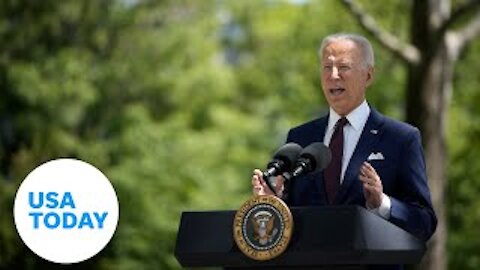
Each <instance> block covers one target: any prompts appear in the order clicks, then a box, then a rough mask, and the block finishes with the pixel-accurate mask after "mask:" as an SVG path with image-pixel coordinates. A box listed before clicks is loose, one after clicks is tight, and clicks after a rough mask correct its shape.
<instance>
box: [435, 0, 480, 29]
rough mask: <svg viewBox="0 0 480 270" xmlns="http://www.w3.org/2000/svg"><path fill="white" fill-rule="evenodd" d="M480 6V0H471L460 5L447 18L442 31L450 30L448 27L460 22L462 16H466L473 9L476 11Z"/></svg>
mask: <svg viewBox="0 0 480 270" xmlns="http://www.w3.org/2000/svg"><path fill="white" fill-rule="evenodd" d="M479 7H480V1H479V0H470V1H468V2H467V3H465V4H463V5H462V6H460V7H458V8H457V9H455V10H454V11H452V14H451V15H450V18H449V19H448V20H446V21H445V22H444V24H443V25H442V26H441V28H440V29H441V30H440V33H445V32H446V31H448V28H450V27H451V26H452V25H454V24H455V23H456V22H458V21H459V20H460V19H461V18H462V17H464V16H465V15H466V14H468V13H470V12H472V11H475V10H476V9H478V8H479Z"/></svg>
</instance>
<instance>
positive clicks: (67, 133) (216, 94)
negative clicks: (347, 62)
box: [0, 0, 480, 269]
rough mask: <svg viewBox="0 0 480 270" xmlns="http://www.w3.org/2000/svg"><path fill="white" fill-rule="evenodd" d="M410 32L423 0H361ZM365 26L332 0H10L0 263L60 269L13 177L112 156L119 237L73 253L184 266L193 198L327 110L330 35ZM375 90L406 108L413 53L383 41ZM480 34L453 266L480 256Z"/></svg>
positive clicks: (225, 184)
mask: <svg viewBox="0 0 480 270" xmlns="http://www.w3.org/2000/svg"><path fill="white" fill-rule="evenodd" d="M361 2H362V5H363V6H364V7H365V8H366V9H367V10H369V11H370V12H371V13H372V14H374V15H375V17H376V18H377V19H378V20H379V23H380V24H381V25H382V26H384V27H385V28H387V29H389V30H390V31H392V32H394V33H395V34H396V35H397V36H401V37H403V38H404V39H408V36H407V35H408V27H409V21H408V17H407V16H408V9H409V7H410V5H411V2H410V1H402V0H398V1H391V3H390V4H388V5H385V4H383V3H379V2H377V1H361ZM338 31H344V32H360V33H362V30H361V29H360V28H359V26H357V25H356V23H355V22H354V20H353V19H352V18H351V16H350V15H349V14H347V13H346V12H345V11H344V10H343V9H342V7H341V5H340V4H339V3H338V1H335V0H324V1H280V0H261V1H253V0H247V1H227V0H204V1H194V0H181V1H174V0H171V1H169V0H163V1H140V0H117V1H109V0H97V1H93V0H83V1H68V0H67V1H54V0H43V1H28V0H8V1H2V2H1V3H0V40H1V42H0V139H1V141H0V142H1V144H0V269H43V268H45V269H54V268H61V267H60V266H55V265H52V264H49V263H47V262H45V261H43V260H41V259H40V258H38V257H37V256H35V255H34V254H33V253H32V252H31V251H29V250H28V248H27V247H26V246H25V245H24V244H23V243H22V242H21V240H20V239H19V237H18V235H17V233H16V231H15V227H14V224H13V217H12V209H13V200H14V196H15V192H16V189H17V188H18V186H19V185H20V183H21V181H22V180H23V179H24V178H25V176H26V175H27V174H28V172H30V171H31V170H33V169H34V168H35V167H37V166H38V165H40V164H41V163H43V162H46V161H48V160H51V159H55V158H60V157H72V158H79V159H82V160H85V161H87V162H90V163H91V164H93V165H95V166H96V167H98V168H100V169H101V170H102V171H103V172H104V173H105V174H106V175H107V176H108V177H109V179H110V180H111V181H112V183H113V185H114V187H115V189H116V191H117V194H118V197H119V201H120V222H119V226H118V229H117V232H116V234H115V236H114V238H113V240H112V242H111V243H110V244H109V245H108V246H107V248H106V249H105V250H104V251H102V252H101V253H100V254H99V255H98V256H96V257H95V258H93V259H91V260H89V261H87V262H85V263H81V264H79V265H76V266H74V267H70V268H78V269H86V268H88V269H177V268H179V265H178V263H177V262H176V260H175V258H174V257H173V252H172V251H173V249H174V245H175V237H176V230H177V226H178V222H179V218H180V214H181V212H182V211H185V210H212V209H235V208H237V207H238V206H239V205H240V204H241V203H242V202H243V201H244V200H245V199H247V198H248V197H249V195H250V174H251V171H252V169H253V168H257V167H260V168H262V167H263V166H264V165H265V163H266V162H267V161H268V159H269V157H270V155H271V153H272V152H273V151H274V150H275V149H276V148H277V147H278V146H279V145H281V144H282V143H283V141H284V139H285V135H286V131H287V130H288V128H289V127H291V126H293V125H297V124H300V123H301V122H304V121H306V120H309V119H312V118H314V117H317V116H318V115H320V114H321V113H323V112H325V111H326V110H327V107H326V105H325V101H324V100H323V95H322V91H321V88H320V82H319V76H318V73H319V69H318V57H317V49H318V46H319V42H320V40H321V38H322V37H323V36H325V35H326V34H329V33H332V32H338ZM374 47H375V51H376V69H377V77H376V79H375V83H374V85H373V86H372V87H371V89H370V90H369V92H368V99H369V101H370V103H371V104H372V105H373V106H375V107H376V108H377V109H379V110H380V111H382V112H384V113H386V114H388V115H390V116H392V117H395V118H398V119H403V116H404V88H405V76H406V75H405V66H404V65H403V63H401V62H400V61H399V60H397V59H395V58H394V57H393V56H392V55H391V54H390V53H389V52H387V51H385V50H384V49H383V48H381V47H380V46H379V45H378V44H376V43H374ZM479 57H480V42H479V41H478V40H477V41H475V42H474V43H473V44H472V45H471V46H470V47H469V48H468V50H467V52H466V53H465V54H464V55H463V56H462V59H461V61H460V62H459V65H458V66H457V67H456V76H455V91H454V92H453V93H452V102H451V108H450V114H449V126H448V135H449V141H448V147H449V163H448V164H449V167H448V172H449V186H448V201H447V202H445V203H446V204H447V207H448V217H449V243H448V256H449V266H450V269H478V268H480V253H479V252H478V250H479V249H480V235H479V234H480V231H479V230H478V228H477V227H476V226H477V224H479V222H480V211H479V209H480V203H479V202H478V200H476V196H477V194H479V191H480V181H479V180H478V179H477V177H478V175H480V164H479V162H477V161H476V160H477V158H476V157H477V156H478V154H479V153H480V141H479V139H478V138H480V109H479V106H477V104H479V102H480V92H479V91H478V89H477V88H478V85H480V79H479V78H480V77H479V76H478V75H477V74H476V72H475V71H476V70H479V69H480V63H479V62H478V59H479Z"/></svg>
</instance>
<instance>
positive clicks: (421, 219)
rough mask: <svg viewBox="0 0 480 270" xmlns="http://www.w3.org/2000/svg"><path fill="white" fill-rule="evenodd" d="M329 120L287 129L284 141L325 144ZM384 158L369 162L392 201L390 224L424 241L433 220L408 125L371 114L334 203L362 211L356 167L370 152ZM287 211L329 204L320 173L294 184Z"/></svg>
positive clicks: (416, 142)
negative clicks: (290, 207) (294, 208)
mask: <svg viewBox="0 0 480 270" xmlns="http://www.w3.org/2000/svg"><path fill="white" fill-rule="evenodd" d="M327 125H328V115H326V116H324V117H321V118H318V119H315V120H313V121H310V122H308V123H305V124H303V125H300V126H298V127H295V128H293V129H291V130H290V131H289V133H288V137H287V142H295V143H297V144H299V145H301V146H302V147H306V146H307V145H309V144H311V143H313V142H323V137H324V135H325V129H326V127H327ZM379 152H380V153H382V155H383V157H384V159H383V160H371V161H369V162H370V164H372V166H373V167H374V168H375V170H376V171H377V173H378V174H379V176H380V179H381V181H382V184H383V192H384V193H385V194H386V195H388V196H389V197H390V199H391V211H390V218H389V221H390V222H391V223H393V224H395V225H397V226H399V227H401V228H403V229H404V230H406V231H408V232H410V233H411V234H413V235H415V236H417V237H418V238H419V239H422V240H423V241H427V240H428V239H429V238H430V237H431V236H432V234H433V233H434V231H435V228H436V226H437V218H436V216H435V213H434V211H433V208H432V202H431V199H430V191H429V188H428V185H427V176H426V169H425V160H424V156H423V149H422V145H421V138H420V132H419V131H418V129H417V128H415V127H413V126H411V125H408V124H406V123H403V122H400V121H396V120H393V119H391V118H388V117H385V116H383V115H381V114H380V113H378V112H377V111H375V110H374V109H373V108H372V109H371V112H370V115H369V117H368V120H367V122H366V124H365V127H364V128H363V131H362V134H361V136H360V139H359V141H358V144H357V146H356V148H355V150H354V153H353V155H352V157H351V159H350V162H349V164H348V166H347V169H346V172H345V176H344V179H343V182H342V184H341V185H340V188H339V190H338V192H337V195H336V197H335V200H334V204H339V205H360V206H363V207H365V198H364V195H363V187H362V182H361V181H360V180H359V178H358V175H359V173H360V166H361V165H362V163H363V162H364V161H366V160H367V158H368V156H369V155H370V154H371V153H379ZM287 203H288V204H289V205H290V206H306V205H327V204H328V202H327V199H326V193H325V186H324V179H323V172H320V173H316V174H311V175H307V176H304V177H300V178H298V179H296V180H295V181H294V182H293V183H292V186H291V190H290V197H289V199H288V201H287Z"/></svg>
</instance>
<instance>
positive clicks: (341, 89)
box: [329, 87, 345, 96]
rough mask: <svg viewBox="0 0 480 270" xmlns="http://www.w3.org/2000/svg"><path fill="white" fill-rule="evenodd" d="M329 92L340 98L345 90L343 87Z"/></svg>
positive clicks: (331, 89)
mask: <svg viewBox="0 0 480 270" xmlns="http://www.w3.org/2000/svg"><path fill="white" fill-rule="evenodd" d="M329 91H330V94H331V95H332V96H339V95H341V94H342V93H343V92H345V88H342V87H337V88H330V89H329Z"/></svg>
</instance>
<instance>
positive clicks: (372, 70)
mask: <svg viewBox="0 0 480 270" xmlns="http://www.w3.org/2000/svg"><path fill="white" fill-rule="evenodd" d="M374 74H375V68H374V67H368V70H367V87H368V86H370V85H371V84H372V82H373V77H374V76H373V75H374Z"/></svg>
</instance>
